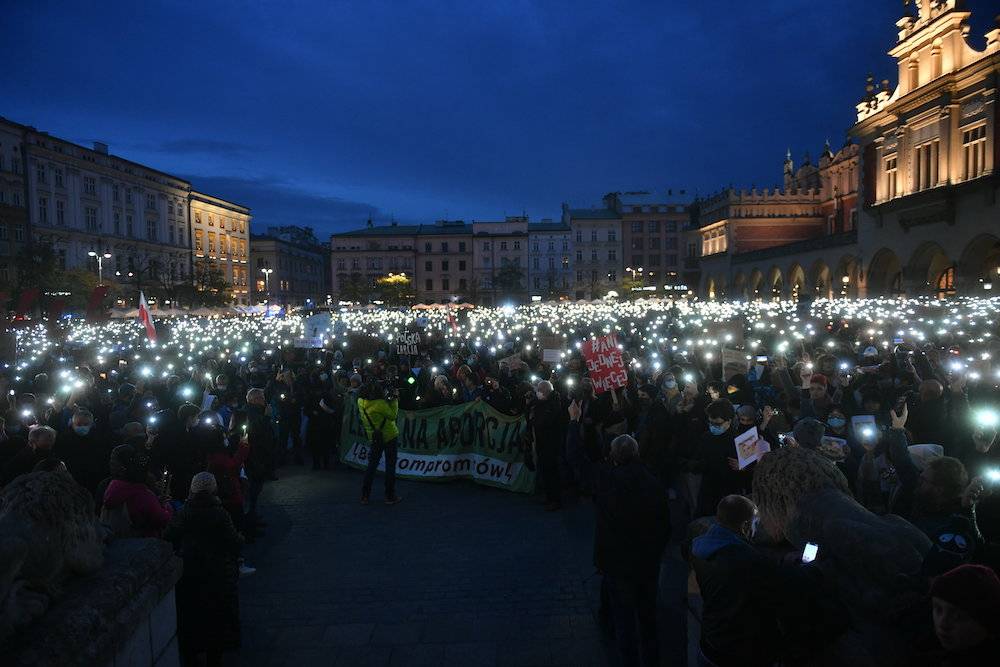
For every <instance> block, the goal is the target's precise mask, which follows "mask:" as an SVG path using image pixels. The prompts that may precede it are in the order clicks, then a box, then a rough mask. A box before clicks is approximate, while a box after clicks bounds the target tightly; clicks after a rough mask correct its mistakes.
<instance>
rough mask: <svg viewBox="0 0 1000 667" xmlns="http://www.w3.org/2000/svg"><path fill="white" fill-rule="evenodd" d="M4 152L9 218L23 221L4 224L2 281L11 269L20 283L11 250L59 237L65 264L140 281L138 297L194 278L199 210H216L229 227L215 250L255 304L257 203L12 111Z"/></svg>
mask: <svg viewBox="0 0 1000 667" xmlns="http://www.w3.org/2000/svg"><path fill="white" fill-rule="evenodd" d="M0 156H2V157H0V192H2V193H3V194H2V195H0V196H2V199H0V210H2V211H6V213H0V216H2V218H0V219H2V220H8V221H9V220H15V221H14V222H7V223H6V224H0V278H2V277H3V275H4V267H5V266H6V267H7V274H8V280H10V281H12V280H13V275H12V273H11V266H12V262H11V261H10V260H4V259H3V255H2V253H3V252H5V251H7V252H16V251H17V249H19V248H20V247H22V246H21V245H19V244H26V243H29V242H38V243H46V244H51V246H52V249H53V252H54V257H55V262H56V263H57V265H58V267H59V268H60V269H64V270H73V269H85V270H92V271H93V272H94V273H95V274H97V273H99V272H100V273H101V274H103V279H104V281H105V282H106V283H108V282H117V283H120V284H121V285H123V286H125V285H128V286H131V287H132V288H134V294H131V295H130V296H129V298H130V299H132V300H134V299H135V298H137V296H138V291H139V290H140V289H144V290H146V291H152V292H155V290H156V289H157V288H171V287H176V286H177V285H180V284H187V283H190V282H191V281H192V280H193V276H192V271H193V259H194V254H195V253H194V245H193V241H194V229H193V228H192V225H193V222H194V221H193V220H192V211H197V212H200V213H204V212H211V214H212V215H213V220H214V219H215V217H218V218H219V219H222V218H225V222H226V225H227V228H226V229H225V241H222V240H218V241H217V242H218V243H219V244H220V245H219V248H220V249H221V251H220V250H219V249H217V250H216V252H215V254H214V255H213V256H212V257H213V258H214V261H216V262H218V263H219V265H220V267H221V268H223V270H224V273H225V276H226V280H227V282H229V283H230V284H231V285H232V286H233V291H234V296H235V298H236V300H237V301H238V302H242V303H245V302H246V301H247V296H246V295H247V285H246V282H247V276H246V271H245V265H246V262H247V261H248V255H249V247H248V242H249V239H248V234H249V225H250V210H249V209H248V208H246V207H243V206H239V205H237V204H232V203H231V202H227V201H225V200H223V199H219V198H218V197H214V196H212V195H208V194H204V193H199V192H195V191H194V190H193V189H192V186H191V183H190V182H189V181H187V180H185V179H183V178H179V177H177V176H173V175H171V174H168V173H166V172H162V171H159V170H157V169H153V168H151V167H148V166H146V165H142V164H139V163H136V162H132V161H131V160H126V159H125V158H122V157H119V156H117V155H113V154H111V153H110V152H109V150H108V146H107V145H106V144H103V143H100V142H94V145H93V146H92V147H90V148H88V147H84V146H80V145H77V144H74V143H72V142H70V141H66V140H64V139H60V138H58V137H54V136H52V135H50V134H48V133H46V132H41V131H39V130H37V129H35V128H33V127H30V126H27V125H21V124H19V123H15V122H12V121H8V120H6V119H3V118H0ZM5 204H10V205H11V206H10V207H7V208H5ZM8 208H13V209H17V213H16V214H14V213H11V212H10V211H8V210H7V209H8ZM12 216H14V217H12ZM17 216H20V217H19V218H18V217H17ZM16 219H20V220H21V221H20V222H17V221H16ZM2 230H7V236H8V237H9V238H8V239H5V238H4V231H2ZM206 231H207V230H206ZM219 232H220V234H221V233H222V228H219ZM207 238H208V237H207V236H205V241H204V243H205V244H206V247H207ZM219 238H220V239H221V238H222V237H221V236H220V237H219ZM5 241H6V245H5ZM11 243H13V245H11ZM223 244H225V245H223ZM98 257H100V262H98ZM0 291H2V290H0Z"/></svg>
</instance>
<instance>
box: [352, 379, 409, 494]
mask: <svg viewBox="0 0 1000 667" xmlns="http://www.w3.org/2000/svg"><path fill="white" fill-rule="evenodd" d="M358 413H359V414H360V417H361V425H362V426H364V429H365V433H366V434H367V436H368V442H370V443H371V450H370V451H369V452H368V468H367V469H366V470H365V479H364V482H363V483H362V486H361V504H362V505H367V504H368V498H369V496H370V495H371V491H372V482H373V481H374V479H375V470H377V469H378V464H379V461H380V460H381V459H382V454H383V453H384V454H385V504H386V505H395V504H396V503H398V502H399V501H401V500H402V498H400V497H399V496H397V495H396V446H397V444H398V441H399V429H398V428H397V427H396V417H397V416H398V414H399V399H398V398H397V396H396V394H395V391H392V392H391V393H390V394H387V393H386V391H385V390H384V389H383V388H382V387H381V386H379V384H378V383H377V382H371V381H370V382H368V384H366V385H365V386H364V387H363V388H362V389H361V392H360V394H359V395H358Z"/></svg>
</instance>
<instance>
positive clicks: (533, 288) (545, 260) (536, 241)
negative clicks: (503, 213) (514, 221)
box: [528, 220, 573, 300]
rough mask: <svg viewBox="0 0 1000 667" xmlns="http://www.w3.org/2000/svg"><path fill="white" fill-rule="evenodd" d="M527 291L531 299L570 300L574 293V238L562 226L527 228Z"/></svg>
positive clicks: (547, 224)
mask: <svg viewBox="0 0 1000 667" xmlns="http://www.w3.org/2000/svg"><path fill="white" fill-rule="evenodd" d="M528 246H529V251H528V291H529V292H530V293H531V296H532V298H534V297H539V298H542V299H545V300H548V299H563V298H569V297H570V296H571V294H572V289H573V270H572V267H571V261H570V257H571V256H572V254H573V236H572V230H571V229H570V227H569V225H567V224H566V223H564V222H553V221H551V220H542V221H541V222H537V223H536V222H533V223H530V224H529V225H528Z"/></svg>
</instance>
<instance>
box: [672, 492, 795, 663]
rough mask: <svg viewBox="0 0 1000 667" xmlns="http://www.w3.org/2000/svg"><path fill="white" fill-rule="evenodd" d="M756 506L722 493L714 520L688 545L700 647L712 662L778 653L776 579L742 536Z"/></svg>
mask: <svg viewBox="0 0 1000 667" xmlns="http://www.w3.org/2000/svg"><path fill="white" fill-rule="evenodd" d="M756 511H757V509H756V507H754V504H753V503H752V502H751V501H750V500H749V499H748V498H744V497H743V496H738V495H731V496H726V497H725V498H723V499H722V501H721V502H719V506H718V511H717V512H716V523H715V524H714V525H713V526H712V527H711V528H710V529H709V530H708V532H707V533H705V534H704V535H702V536H701V537H698V538H695V540H694V543H693V545H692V550H691V552H692V556H693V559H692V560H693V565H694V572H695V576H696V577H697V579H698V585H699V587H700V588H701V596H702V600H703V604H704V606H703V610H702V620H701V651H702V653H703V654H704V655H705V657H707V658H708V659H709V660H710V661H711V663H712V664H715V665H718V667H736V666H737V665H739V666H741V667H742V666H744V665H746V666H747V667H753V666H754V665H761V667H763V666H764V665H771V664H773V663H774V662H775V660H776V659H777V657H778V655H779V645H780V634H779V624H778V607H779V605H780V603H781V600H782V597H783V596H782V594H781V592H780V581H781V580H780V578H779V576H778V572H777V566H776V565H775V564H774V563H772V562H771V561H769V560H768V559H767V558H765V557H764V556H763V555H761V554H760V553H758V552H757V551H756V550H755V549H754V548H753V547H752V546H750V544H749V542H747V539H748V538H749V536H750V529H751V525H752V523H753V518H754V514H755V513H756Z"/></svg>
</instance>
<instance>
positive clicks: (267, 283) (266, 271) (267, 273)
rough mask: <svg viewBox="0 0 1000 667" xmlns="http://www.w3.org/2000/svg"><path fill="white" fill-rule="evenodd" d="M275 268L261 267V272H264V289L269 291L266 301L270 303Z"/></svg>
mask: <svg viewBox="0 0 1000 667" xmlns="http://www.w3.org/2000/svg"><path fill="white" fill-rule="evenodd" d="M273 271H274V269H261V270H260V272H261V273H263V274H264V291H265V292H266V293H267V297H266V301H267V302H268V303H270V301H271V273H272V272H273Z"/></svg>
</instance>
